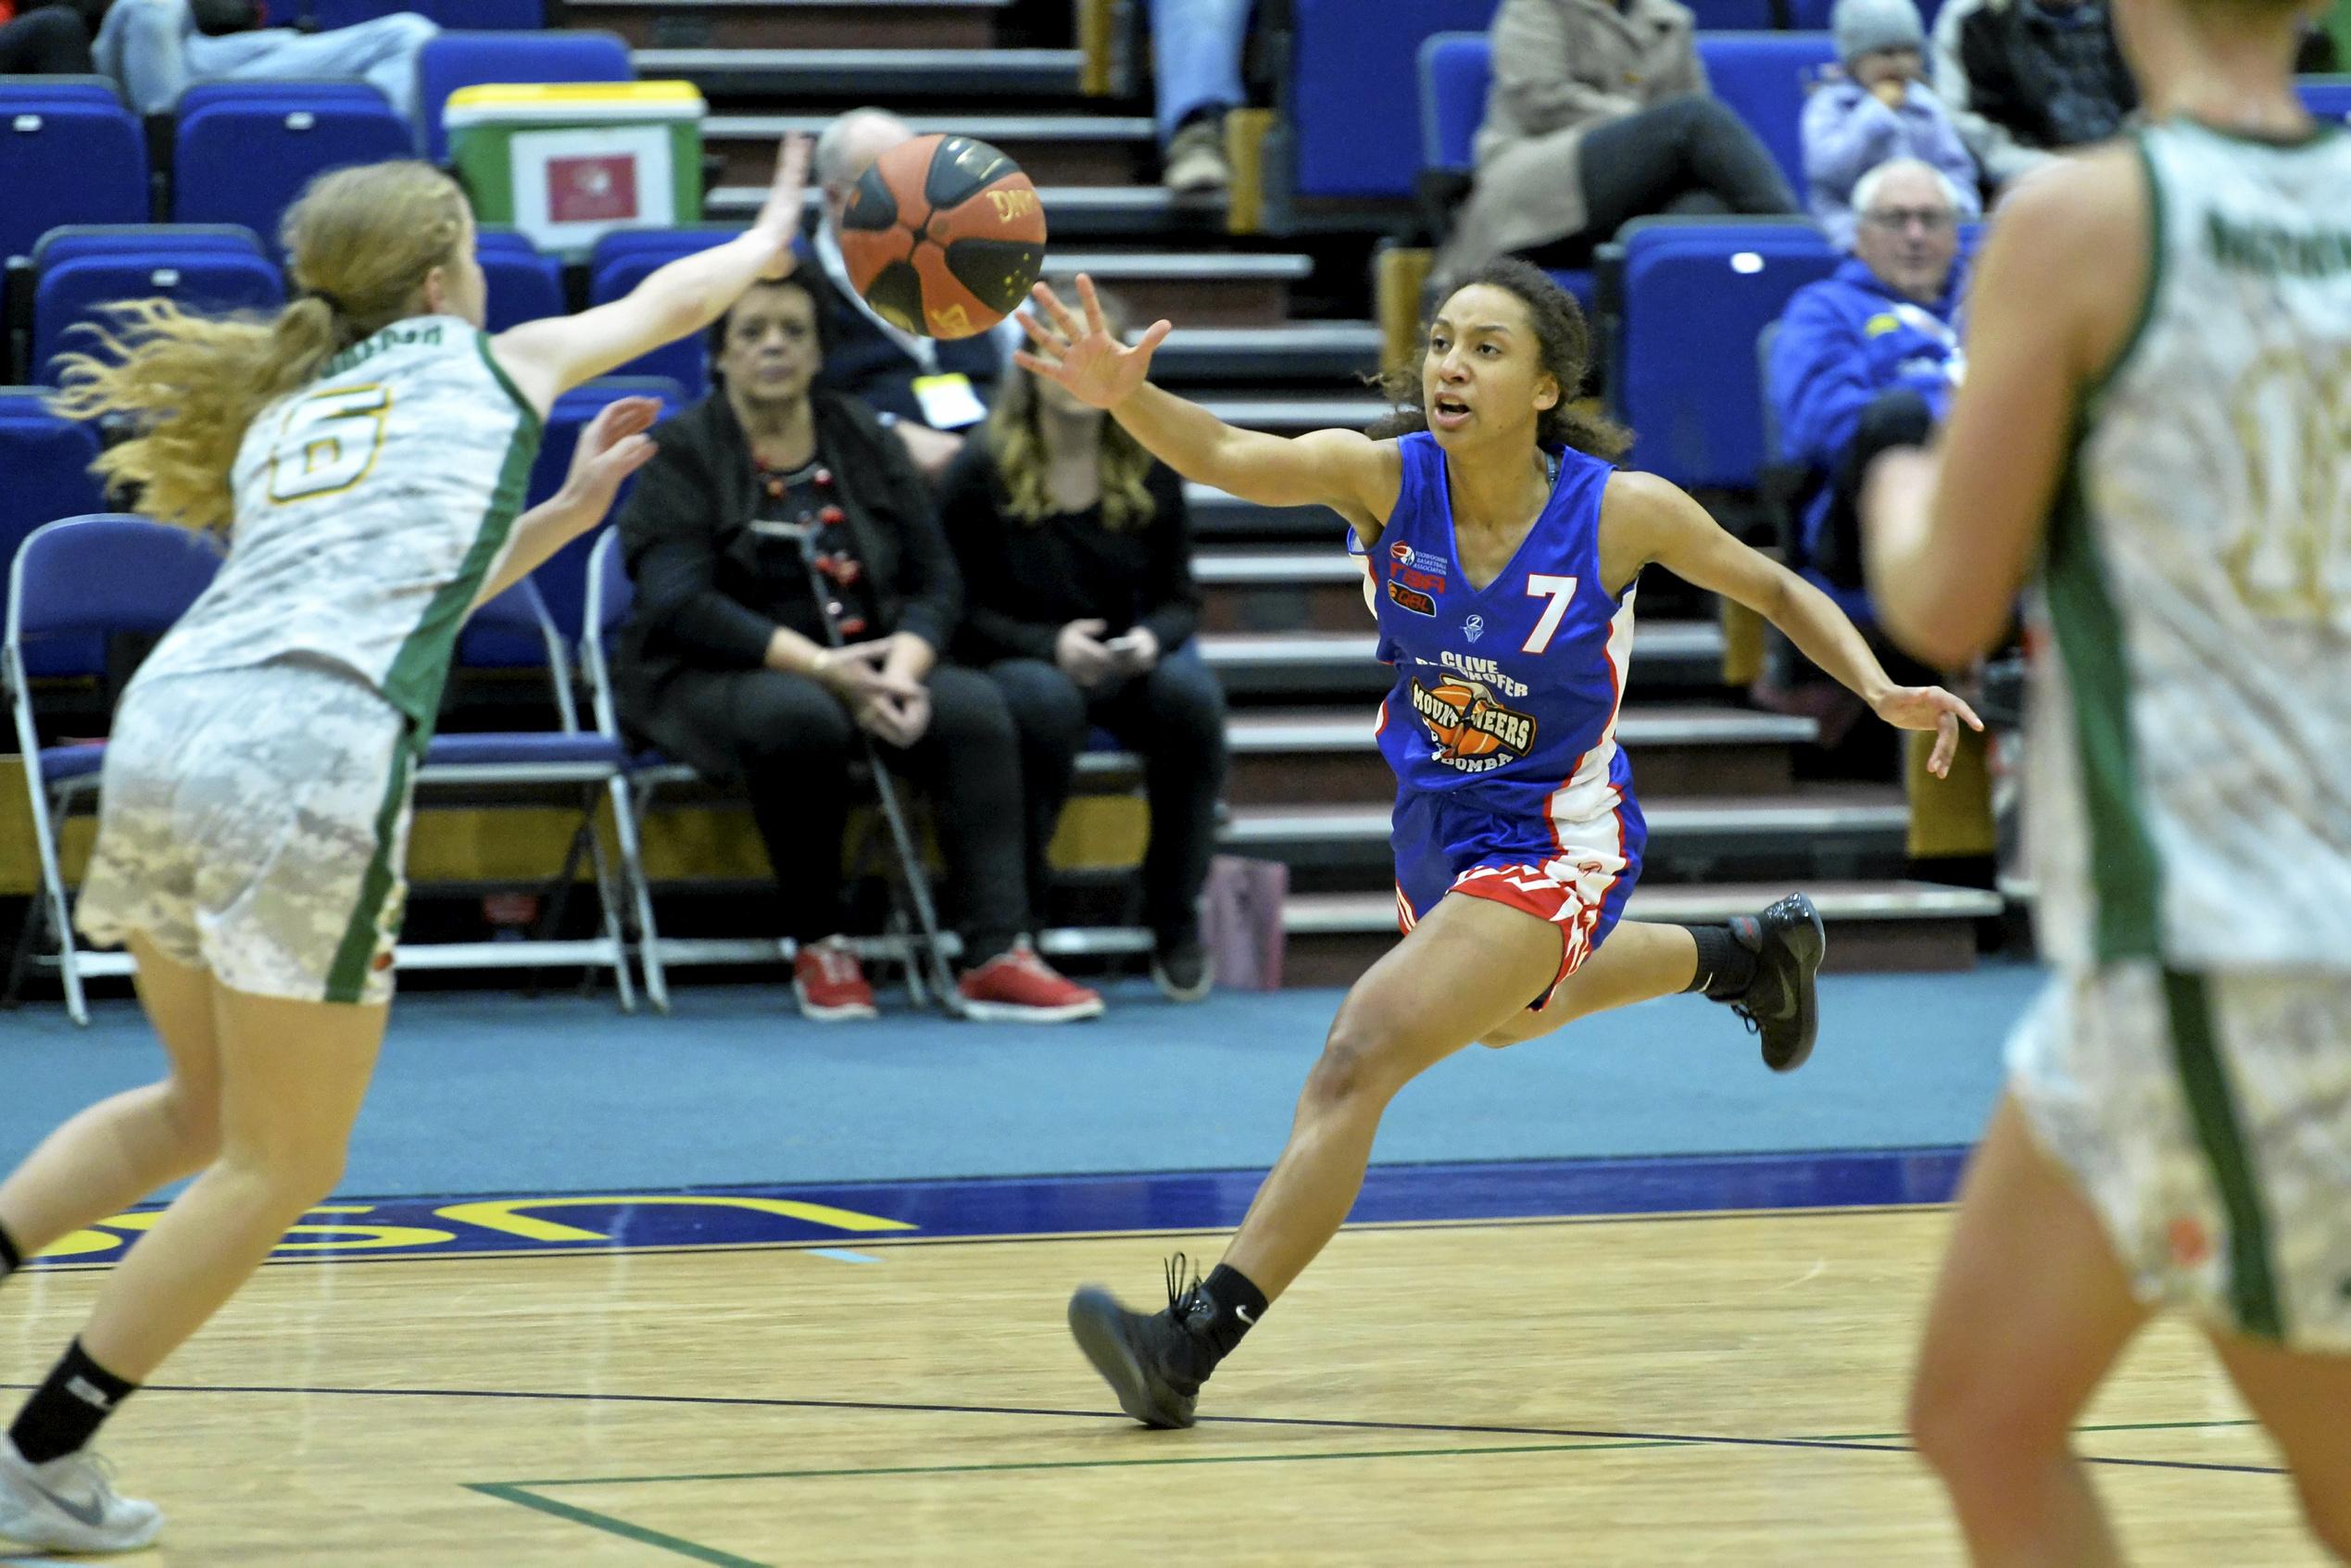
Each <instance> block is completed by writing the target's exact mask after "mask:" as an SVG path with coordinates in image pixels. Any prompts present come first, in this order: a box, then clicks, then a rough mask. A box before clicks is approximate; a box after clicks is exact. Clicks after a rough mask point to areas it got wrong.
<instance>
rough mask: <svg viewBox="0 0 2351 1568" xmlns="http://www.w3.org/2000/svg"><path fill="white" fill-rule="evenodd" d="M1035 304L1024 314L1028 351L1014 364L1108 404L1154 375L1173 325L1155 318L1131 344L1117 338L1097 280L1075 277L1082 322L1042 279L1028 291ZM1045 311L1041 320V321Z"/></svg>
mask: <svg viewBox="0 0 2351 1568" xmlns="http://www.w3.org/2000/svg"><path fill="white" fill-rule="evenodd" d="M1029 292H1030V294H1031V295H1032V296H1033V297H1034V300H1035V308H1033V309H1028V310H1024V311H1022V312H1021V313H1020V318H1021V325H1022V326H1023V327H1025V328H1026V329H1027V331H1028V341H1029V343H1030V344H1031V345H1033V346H1032V347H1031V348H1030V349H1028V350H1026V351H1024V352H1021V353H1017V354H1014V355H1013V356H1012V363H1014V364H1016V365H1018V366H1019V367H1020V368H1021V369H1023V370H1027V371H1028V372H1030V373H1031V374H1033V375H1039V376H1043V377H1044V378H1045V379H1046V380H1048V381H1054V382H1059V383H1061V384H1062V385H1063V386H1065V387H1067V388H1068V389H1069V390H1070V392H1071V393H1072V394H1074V395H1075V396H1076V397H1077V398H1078V399H1079V400H1080V401H1082V402H1086V403H1090V404H1092V405H1093V406H1094V407H1095V408H1109V407H1111V406H1112V405H1113V404H1114V403H1117V402H1118V401H1120V400H1121V399H1122V398H1125V396H1126V395H1128V394H1130V393H1132V392H1133V391H1134V390H1135V389H1136V388H1137V387H1138V386H1140V385H1142V384H1143V378H1144V377H1146V376H1148V375H1150V369H1151V356H1152V354H1154V353H1155V352H1157V351H1158V348H1159V345H1161V344H1162V343H1163V342H1164V341H1166V338H1167V334H1168V333H1169V332H1173V331H1174V330H1175V328H1174V327H1173V325H1172V324H1171V323H1169V322H1167V321H1153V322H1152V323H1151V324H1150V330H1149V331H1148V332H1144V333H1143V335H1142V337H1141V338H1140V339H1139V340H1138V342H1137V343H1136V344H1135V345H1134V346H1133V347H1132V348H1130V347H1128V346H1127V345H1125V344H1123V343H1121V342H1119V341H1118V337H1117V334H1115V333H1113V332H1112V331H1111V330H1110V324H1109V323H1108V322H1106V321H1104V320H1102V302H1101V301H1100V299H1099V298H1098V297H1096V295H1095V294H1094V280H1093V279H1091V278H1089V277H1087V275H1086V274H1085V273H1083V272H1080V273H1079V274H1078V275H1077V299H1078V303H1079V305H1080V306H1081V307H1083V309H1084V310H1085V313H1086V315H1085V320H1078V319H1077V318H1076V317H1075V316H1072V315H1071V314H1070V313H1069V307H1067V306H1065V305H1063V304H1062V302H1061V300H1060V299H1059V298H1058V297H1056V296H1055V295H1054V293H1053V291H1052V290H1051V289H1050V288H1048V287H1047V286H1046V285H1044V284H1043V283H1039V284H1037V286H1036V288H1034V289H1032V290H1031V291H1029ZM1040 313H1041V319H1040Z"/></svg>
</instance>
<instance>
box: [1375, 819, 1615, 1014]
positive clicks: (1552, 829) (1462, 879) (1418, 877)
mask: <svg viewBox="0 0 2351 1568" xmlns="http://www.w3.org/2000/svg"><path fill="white" fill-rule="evenodd" d="M1610 795H1611V797H1612V799H1613V803H1614V804H1613V809H1610V810H1609V811H1608V812H1606V813H1605V814H1604V815H1602V816H1598V817H1592V818H1589V819H1585V820H1582V821H1578V822H1557V821H1553V820H1550V819H1547V818H1541V817H1530V816H1520V815H1510V816H1498V815H1496V814H1495V813H1493V812H1490V811H1483V810H1480V809H1477V807H1476V806H1474V805H1472V804H1470V803H1468V802H1466V801H1464V800H1460V799H1457V798H1455V797H1452V796H1448V795H1438V794H1432V793H1428V792H1426V791H1420V790H1399V791H1398V792H1397V795H1396V814H1395V817H1394V820H1393V827H1392V830H1391V832H1390V833H1389V844H1390V846H1391V847H1393V848H1394V850H1395V854H1396V922H1397V924H1398V925H1399V926H1400V927H1402V929H1403V930H1404V931H1406V932H1409V931H1411V930H1412V928H1413V927H1414V926H1415V925H1417V924H1418V923H1420V921H1421V919H1422V917H1424V916H1426V915H1427V913H1428V911H1429V910H1430V909H1435V908H1436V907H1437V900H1438V899H1440V898H1442V897H1445V896H1446V895H1447V894H1461V895H1463V896H1465V897H1473V898H1490V899H1492V900H1494V901H1495V902H1496V903H1499V904H1507V905H1509V906H1510V907H1511V908H1512V909H1524V910H1525V911H1527V912H1528V914H1530V915H1533V916H1534V917H1535V918H1536V919H1538V920H1547V921H1550V922H1553V923H1554V924H1556V925H1557V926H1558V927H1559V933H1560V955H1559V972H1558V974H1557V975H1555V976H1554V977H1553V980H1552V983H1551V985H1549V986H1547V987H1545V988H1544V991H1543V994H1542V996H1541V997H1540V998H1538V999H1537V1000H1536V1001H1535V1003H1534V1004H1533V1005H1534V1006H1535V1007H1538V1008H1540V1007H1541V1006H1542V1005H1543V1004H1544V1003H1545V1002H1548V1001H1549V1000H1550V999H1551V993H1552V992H1553V990H1555V989H1557V988H1558V985H1559V983H1560V981H1562V980H1565V979H1566V978H1567V977H1568V976H1569V975H1571V974H1573V973H1575V972H1576V971H1577V969H1578V968H1579V967H1580V966H1581V965H1582V963H1583V961H1584V960H1586V959H1588V958H1590V956H1591V955H1592V954H1593V953H1595V952H1597V951H1599V950H1600V945H1601V943H1603V942H1604V941H1606V940H1607V938H1608V934H1609V933H1610V932H1611V931H1614V930H1615V929H1616V922H1617V921H1618V919H1620V918H1621V917H1622V916H1623V914H1624V912H1625V900H1626V899H1627V898H1628V897H1631V895H1632V890H1633V884H1635V883H1636V882H1639V881H1640V880H1641V849H1642V848H1643V847H1645V846H1646V845H1647V843H1648V842H1649V824H1648V823H1647V822H1645V821H1643V820H1642V818H1641V806H1640V803H1639V802H1638V801H1636V800H1634V799H1633V797H1632V792H1631V791H1630V790H1629V789H1618V790H1612V791H1611V792H1610Z"/></svg>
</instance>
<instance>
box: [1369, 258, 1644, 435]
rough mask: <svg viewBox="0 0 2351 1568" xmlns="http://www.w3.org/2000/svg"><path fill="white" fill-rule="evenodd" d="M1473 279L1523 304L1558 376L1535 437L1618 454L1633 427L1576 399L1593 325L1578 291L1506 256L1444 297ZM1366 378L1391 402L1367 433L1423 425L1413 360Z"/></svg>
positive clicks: (1403, 431) (1546, 363)
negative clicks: (1555, 398)
mask: <svg viewBox="0 0 2351 1568" xmlns="http://www.w3.org/2000/svg"><path fill="white" fill-rule="evenodd" d="M1477 283H1484V284H1486V285H1487V286H1488V287H1490V288H1497V289H1500V290H1502V292H1503V293H1504V294H1507V295H1512V296H1514V297H1515V298H1516V299H1517V301H1518V302H1519V303H1520V304H1521V305H1524V306H1525V307H1527V319H1528V320H1529V321H1531V322H1532V323H1533V324H1534V328H1535V343H1536V346H1537V347H1538V348H1539V349H1540V352H1541V355H1542V364H1543V369H1544V370H1548V371H1550V372H1551V375H1552V379H1553V380H1554V381H1556V382H1558V383H1559V401H1558V402H1557V403H1555V404H1553V406H1552V407H1550V408H1546V409H1544V410H1543V411H1542V413H1541V414H1540V416H1539V417H1538V418H1537V419H1536V421H1535V440H1536V443H1537V444H1538V445H1543V446H1571V447H1573V448H1575V449H1576V450H1577V451H1578V452H1584V453H1588V454H1590V456H1592V457H1595V458H1608V459H1609V460H1610V461H1612V462H1613V461H1614V460H1615V459H1616V458H1620V457H1622V456H1624V454H1625V449H1626V448H1627V447H1628V446H1630V445H1632V441H1633V437H1632V432H1630V431H1628V430H1627V429H1625V427H1624V426H1622V425H1620V424H1617V423H1616V421H1614V420H1609V419H1606V418H1604V417H1603V416H1602V415H1599V414H1591V413H1584V412H1582V411H1580V410H1578V408H1576V407H1575V401H1576V395H1577V393H1578V392H1580V391H1581V390H1583V384H1584V376H1585V373H1586V372H1587V371H1589V370H1590V368H1591V329H1590V327H1588V326H1586V325H1585V324H1584V312H1583V307H1581V306H1579V305H1578V304H1577V303H1576V296H1575V295H1571V294H1569V293H1568V292H1567V291H1566V290H1565V289H1563V288H1561V287H1560V286H1559V285H1558V284H1557V283H1556V282H1553V281H1552V279H1551V276H1550V275H1549V274H1548V273H1546V272H1544V271H1543V270H1542V269H1540V268H1539V267H1536V266H1535V265H1533V264H1532V263H1530V262H1527V261H1522V260H1520V259H1519V258H1518V257H1515V256H1505V257H1501V258H1500V259H1499V260H1495V261H1490V262H1488V263H1487V264H1486V265H1485V266H1483V267H1481V268H1479V269H1478V270H1477V271H1475V272H1472V273H1471V274H1470V275H1469V276H1467V277H1465V278H1464V279H1462V280H1461V281H1460V282H1456V283H1455V284H1454V285H1453V286H1452V289H1451V290H1449V291H1448V292H1447V294H1446V295H1445V298H1446V299H1447V300H1450V299H1452V297H1453V295H1457V294H1459V293H1461V291H1462V290H1464V289H1465V288H1469V287H1471V286H1472V285H1474V284H1477ZM1440 304H1441V302H1440ZM1428 327H1429V323H1428V322H1427V321H1423V322H1422V323H1421V326H1420V331H1421V336H1422V337H1423V338H1424V339H1426V338H1427V335H1428ZM1372 384H1373V385H1375V386H1377V388H1378V389H1379V393H1380V395H1381V396H1383V397H1386V398H1387V399H1388V400H1389V402H1390V403H1392V404H1394V405H1395V407H1394V408H1391V409H1389V412H1387V413H1385V414H1382V415H1381V416H1380V417H1379V419H1378V420H1377V422H1376V423H1374V424H1373V425H1372V427H1371V430H1370V432H1369V434H1370V435H1371V437H1372V439H1373V440H1375V441H1387V440H1391V439H1393V438H1394V437H1396V436H1399V435H1408V434H1410V433H1413V432H1414V431H1416V430H1427V428H1428V408H1427V405H1426V404H1425V403H1424V402H1423V400H1422V387H1421V374H1420V366H1419V365H1418V364H1417V363H1411V364H1403V365H1398V366H1396V367H1395V368H1393V369H1392V370H1386V371H1384V372H1382V373H1381V374H1379V375H1377V376H1376V377H1374V378H1372Z"/></svg>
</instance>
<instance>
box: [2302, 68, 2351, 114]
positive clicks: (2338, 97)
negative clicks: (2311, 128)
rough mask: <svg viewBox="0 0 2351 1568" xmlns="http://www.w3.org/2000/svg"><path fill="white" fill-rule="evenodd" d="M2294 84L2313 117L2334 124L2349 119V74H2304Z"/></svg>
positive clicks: (2350, 93) (2350, 79) (2350, 83)
mask: <svg viewBox="0 0 2351 1568" xmlns="http://www.w3.org/2000/svg"><path fill="white" fill-rule="evenodd" d="M2294 91H2296V92H2298V93H2300V94H2302V107H2304V108H2306V109H2308V110H2309V111H2310V113H2311V115H2312V116H2313V117H2314V118H2316V119H2324V120H2330V121H2332V122H2334V123H2336V124H2340V123H2342V122H2343V121H2344V120H2346V119H2351V76H2305V77H2301V78H2299V79H2297V80H2296V81H2295V82H2294Z"/></svg>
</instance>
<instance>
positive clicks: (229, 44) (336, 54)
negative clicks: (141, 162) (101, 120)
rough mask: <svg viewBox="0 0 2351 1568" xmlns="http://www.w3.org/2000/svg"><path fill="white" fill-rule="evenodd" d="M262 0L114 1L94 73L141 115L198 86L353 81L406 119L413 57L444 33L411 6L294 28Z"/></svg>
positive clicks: (410, 114) (412, 113)
mask: <svg viewBox="0 0 2351 1568" xmlns="http://www.w3.org/2000/svg"><path fill="white" fill-rule="evenodd" d="M261 20H262V12H261V5H260V0H114V3H113V5H112V6H110V7H109V8H108V9H107V15H106V20H105V22H104V23H103V24H102V25H101V26H100V27H99V29H98V40H97V46H96V50H95V53H96V55H97V62H98V69H100V70H102V71H104V72H105V73H106V74H107V75H108V76H111V77H113V78H114V79H115V81H116V82H119V83H120V84H121V87H122V92H123V96H125V97H126V98H128V99H129V100H130V102H131V107H132V109H133V110H135V111H136V112H137V113H139V114H142V115H157V114H169V113H170V111H171V109H172V107H174V106H175V105H177V104H178V103H179V101H180V94H182V92H184V91H185V90H186V89H187V88H188V87H189V86H190V85H191V84H192V83H195V82H239V81H245V82H316V81H320V80H322V79H326V78H332V77H358V78H359V79H361V80H363V81H365V82H369V83H371V85H373V86H374V87H375V88H376V89H377V90H378V91H379V92H381V93H382V94H383V96H384V97H385V99H387V100H388V101H389V102H390V103H391V105H392V107H393V108H394V109H395V110H396V111H397V112H398V113H399V114H401V115H402V116H404V117H406V118H407V119H409V120H410V121H411V122H413V121H415V119H416V117H417V91H416V61H417V55H418V53H419V51H421V50H422V49H423V47H424V45H425V43H426V41H427V40H429V39H431V38H432V37H433V36H434V34H435V33H437V32H439V31H441V30H440V29H439V28H438V27H436V26H434V24H433V23H432V22H431V21H430V20H428V19H425V18H423V17H421V16H418V15H417V14H416V13H414V12H413V11H401V12H398V13H396V14H395V15H392V16H388V17H378V18H376V19H374V20H372V21H364V22H358V23H354V24H353V25H352V26H350V27H340V28H336V29H335V30H334V31H332V32H297V31H295V30H294V29H293V28H290V27H263V26H262V25H261Z"/></svg>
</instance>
